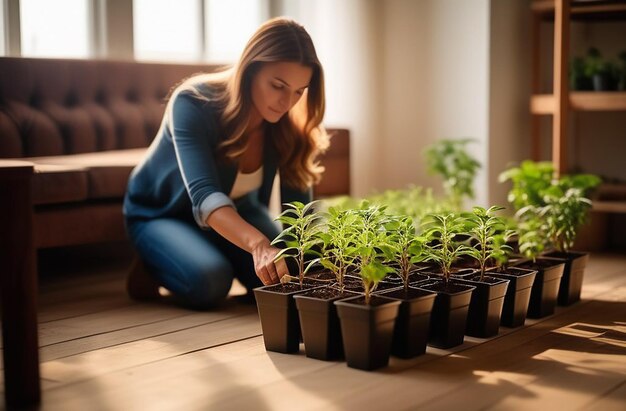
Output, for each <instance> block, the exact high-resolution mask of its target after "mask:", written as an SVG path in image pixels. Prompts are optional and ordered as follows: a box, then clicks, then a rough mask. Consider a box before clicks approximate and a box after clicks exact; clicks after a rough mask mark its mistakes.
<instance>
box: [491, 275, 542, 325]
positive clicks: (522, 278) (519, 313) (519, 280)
mask: <svg viewBox="0 0 626 411" xmlns="http://www.w3.org/2000/svg"><path fill="white" fill-rule="evenodd" d="M536 274H537V271H533V270H526V269H523V268H518V267H508V268H501V269H494V270H493V271H490V272H489V275H490V276H492V277H499V278H503V279H506V280H509V286H508V287H507V290H506V295H505V296H504V304H503V306H502V316H501V318H500V325H503V326H505V327H519V326H522V325H524V322H525V321H526V313H527V312H528V303H529V301H530V292H531V290H532V286H533V282H534V281H535V275H536Z"/></svg>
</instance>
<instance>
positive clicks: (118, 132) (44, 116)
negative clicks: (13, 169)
mask: <svg viewBox="0 0 626 411" xmlns="http://www.w3.org/2000/svg"><path fill="white" fill-rule="evenodd" d="M214 69H215V67H210V66H201V65H171V64H149V63H134V62H115V61H96V60H56V59H28V58H10V57H2V58H0V158H17V157H40V156H58V155H67V154H78V153H89V152H96V151H106V150H119V149H130V148H138V147H145V146H147V145H148V144H149V143H150V141H151V140H152V138H154V136H155V135H156V132H157V130H158V127H159V124H160V121H161V118H162V115H163V110H164V109H165V104H164V103H165V97H166V96H167V94H168V92H169V90H170V89H171V88H172V87H173V86H174V85H176V84H177V83H178V82H179V81H181V80H182V79H183V78H185V77H188V76H189V75H192V74H194V73H197V72H201V71H211V70H214Z"/></svg>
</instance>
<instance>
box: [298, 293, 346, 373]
mask: <svg viewBox="0 0 626 411" xmlns="http://www.w3.org/2000/svg"><path fill="white" fill-rule="evenodd" d="M355 295H356V294H355V293H351V292H346V291H344V292H343V293H342V292H341V291H339V290H338V289H336V288H333V287H321V288H316V289H314V290H311V291H306V292H304V293H301V294H296V295H295V296H294V299H295V301H296V307H297V309H298V315H299V317H300V328H301V330H302V338H303V340H304V352H305V354H306V356H307V357H310V358H315V359H318V360H325V361H329V360H336V359H341V358H343V341H342V338H341V327H340V325H339V317H338V316H337V307H336V306H335V304H333V303H334V301H337V300H341V299H345V298H346V297H352V296H355Z"/></svg>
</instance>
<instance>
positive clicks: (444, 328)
mask: <svg viewBox="0 0 626 411" xmlns="http://www.w3.org/2000/svg"><path fill="white" fill-rule="evenodd" d="M419 288H423V289H425V290H428V291H434V292H436V293H437V296H436V297H435V303H434V305H433V310H432V313H431V316H430V331H429V337H428V344H429V345H432V346H433V347H438V348H450V347H454V346H456V345H460V344H463V340H464V338H465V327H466V325H467V312H468V309H469V303H470V300H471V298H472V291H473V290H474V288H475V287H473V286H470V285H467V284H459V283H455V282H454V281H453V280H451V281H448V283H447V284H445V283H444V282H443V281H435V282H427V283H425V284H421V285H419Z"/></svg>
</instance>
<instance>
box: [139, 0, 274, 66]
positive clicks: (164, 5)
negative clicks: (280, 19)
mask: <svg viewBox="0 0 626 411" xmlns="http://www.w3.org/2000/svg"><path fill="white" fill-rule="evenodd" d="M267 10H268V0H179V1H176V2H174V1H172V0H134V2H133V20H134V29H133V30H134V39H135V40H134V46H135V58H136V59H138V60H161V61H168V60H169V61H200V60H210V61H213V62H219V63H229V62H233V61H234V60H235V59H236V58H237V57H238V56H239V54H240V53H241V51H242V50H243V48H244V46H245V43H246V41H247V40H248V38H249V37H250V35H251V34H252V33H253V32H254V30H255V29H256V28H257V27H258V25H259V24H261V22H262V21H263V20H265V19H266V18H267V15H268V12H267Z"/></svg>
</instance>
